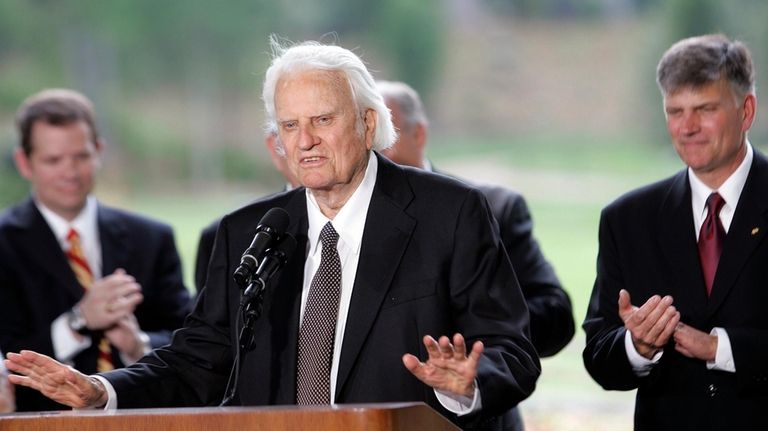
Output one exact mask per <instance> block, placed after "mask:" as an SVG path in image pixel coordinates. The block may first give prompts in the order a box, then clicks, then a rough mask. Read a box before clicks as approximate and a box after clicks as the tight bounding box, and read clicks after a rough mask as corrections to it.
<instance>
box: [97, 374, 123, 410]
mask: <svg viewBox="0 0 768 431" xmlns="http://www.w3.org/2000/svg"><path fill="white" fill-rule="evenodd" d="M92 377H93V378H94V379H97V380H98V381H100V382H101V384H102V385H104V389H106V390H107V404H105V405H104V408H103V409H104V410H117V392H115V388H114V387H113V386H112V383H109V380H107V379H105V378H104V377H101V376H98V375H94V376H92Z"/></svg>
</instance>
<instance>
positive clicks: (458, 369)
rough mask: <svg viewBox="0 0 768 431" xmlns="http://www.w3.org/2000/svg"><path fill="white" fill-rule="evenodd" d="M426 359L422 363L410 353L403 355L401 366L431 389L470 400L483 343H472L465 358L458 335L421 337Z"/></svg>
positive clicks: (463, 348) (465, 353)
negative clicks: (437, 337) (450, 337)
mask: <svg viewBox="0 0 768 431" xmlns="http://www.w3.org/2000/svg"><path fill="white" fill-rule="evenodd" d="M424 346H425V347H426V348H427V354H428V355H429V357H428V358H427V361H426V362H421V361H420V360H419V358H417V357H416V356H414V355H411V354H405V355H403V364H404V365H405V367H406V368H407V369H408V371H410V372H411V373H412V374H413V375H414V376H416V377H417V378H418V379H419V380H421V381H422V382H424V383H425V384H427V385H429V386H431V387H432V388H434V389H437V390H440V391H444V392H451V393H454V394H457V395H462V396H466V397H472V396H473V395H474V391H475V378H476V377H477V364H478V361H479V360H480V355H481V354H482V353H483V343H482V342H481V341H476V342H475V343H474V345H473V346H472V351H471V352H469V355H467V346H466V344H465V342H464V337H463V336H462V335H461V334H455V335H454V336H453V343H451V340H450V339H449V338H448V337H446V336H442V337H440V340H439V341H436V340H435V339H434V338H432V337H431V336H429V335H426V336H424Z"/></svg>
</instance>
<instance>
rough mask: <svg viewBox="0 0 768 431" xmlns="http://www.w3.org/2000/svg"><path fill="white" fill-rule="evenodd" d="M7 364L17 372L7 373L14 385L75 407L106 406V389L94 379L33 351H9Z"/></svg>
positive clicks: (11, 369)
mask: <svg viewBox="0 0 768 431" xmlns="http://www.w3.org/2000/svg"><path fill="white" fill-rule="evenodd" d="M5 365H6V367H7V368H8V369H9V370H10V371H13V372H15V373H17V374H11V375H9V376H8V380H10V381H11V383H13V384H14V385H20V386H26V387H28V388H32V389H34V390H36V391H39V392H40V393H42V394H43V395H45V396H46V397H48V398H50V399H52V400H54V401H56V402H58V403H61V404H64V405H67V406H70V407H73V408H88V407H99V406H103V405H105V404H106V402H107V391H106V389H105V388H104V386H103V385H102V384H101V383H100V382H99V381H98V380H97V379H95V378H93V377H89V376H86V375H85V374H83V373H81V372H79V371H77V370H75V369H74V368H72V367H70V366H67V365H64V364H62V363H60V362H58V361H56V360H55V359H52V358H50V357H48V356H45V355H41V354H39V353H35V352H33V351H30V350H22V351H21V352H19V353H8V356H7V359H6V360H5Z"/></svg>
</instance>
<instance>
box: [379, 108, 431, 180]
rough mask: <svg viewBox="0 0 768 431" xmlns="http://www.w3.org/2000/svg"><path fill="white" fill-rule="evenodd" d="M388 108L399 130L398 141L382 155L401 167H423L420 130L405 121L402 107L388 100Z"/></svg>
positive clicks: (422, 147) (393, 122)
mask: <svg viewBox="0 0 768 431" xmlns="http://www.w3.org/2000/svg"><path fill="white" fill-rule="evenodd" d="M386 104H387V107H388V108H389V110H390V112H391V113H392V124H393V125H394V126H395V130H397V141H396V142H395V144H394V145H392V146H391V147H389V148H387V149H385V150H383V151H382V152H381V153H382V154H383V155H385V156H386V157H387V158H389V159H390V160H392V161H393V162H395V163H397V164H399V165H406V166H413V167H416V168H422V167H423V160H424V142H423V141H422V140H421V136H420V132H421V131H420V130H418V126H416V125H414V126H411V127H410V128H409V127H407V126H406V125H405V121H404V118H403V115H402V113H401V112H400V107H399V106H398V105H397V103H395V102H393V101H392V100H390V99H386Z"/></svg>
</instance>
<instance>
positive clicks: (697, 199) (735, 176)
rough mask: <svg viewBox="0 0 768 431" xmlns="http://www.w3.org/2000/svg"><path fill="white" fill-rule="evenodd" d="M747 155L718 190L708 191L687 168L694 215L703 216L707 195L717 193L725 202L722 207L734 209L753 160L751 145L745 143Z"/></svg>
mask: <svg viewBox="0 0 768 431" xmlns="http://www.w3.org/2000/svg"><path fill="white" fill-rule="evenodd" d="M746 145H747V155H746V156H744V160H742V161H741V164H740V165H739V167H738V168H736V170H735V171H733V173H732V174H731V176H730V177H728V179H727V180H725V182H724V183H723V184H722V185H721V186H720V188H719V189H718V190H712V189H710V188H709V187H708V186H707V185H706V184H704V183H703V182H702V181H701V180H700V179H699V177H697V176H696V174H695V173H694V172H693V169H691V168H688V179H689V180H690V183H691V200H692V203H693V210H694V211H696V214H703V213H704V210H705V209H706V206H707V198H709V195H710V194H712V193H714V192H718V193H719V194H720V196H722V197H723V199H724V200H725V205H724V207H728V208H729V209H731V210H733V209H735V208H736V204H737V203H738V202H739V196H741V191H742V190H743V189H744V184H745V183H746V182H747V176H748V175H749V168H750V167H751V166H752V159H753V158H754V152H753V150H752V145H751V144H750V143H749V141H747V143H746Z"/></svg>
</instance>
